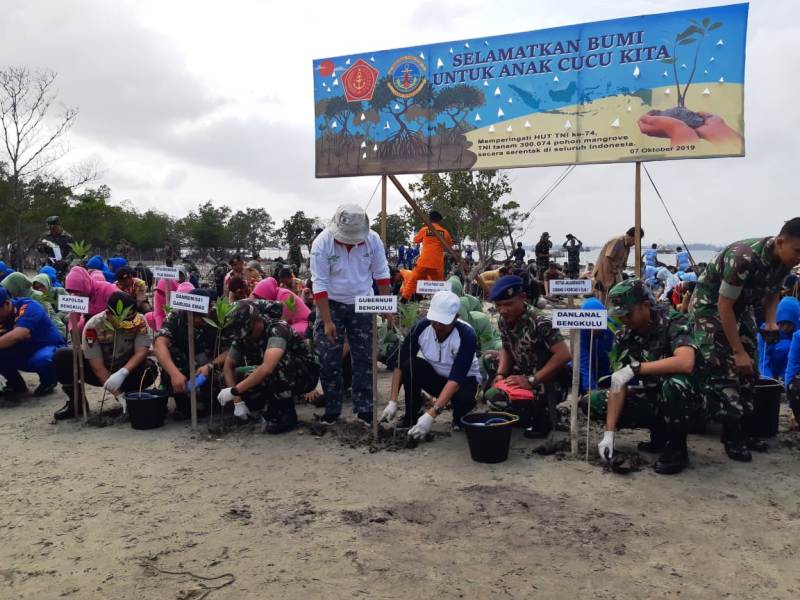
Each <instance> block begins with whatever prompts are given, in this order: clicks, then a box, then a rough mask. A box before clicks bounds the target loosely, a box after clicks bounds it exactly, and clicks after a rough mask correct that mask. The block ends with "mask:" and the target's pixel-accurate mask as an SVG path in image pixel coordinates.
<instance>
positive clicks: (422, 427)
mask: <svg viewBox="0 0 800 600" xmlns="http://www.w3.org/2000/svg"><path fill="white" fill-rule="evenodd" d="M431 427H433V417H432V416H430V415H429V414H428V413H424V414H423V415H422V416H421V417H420V418H419V419H418V420H417V424H416V425H414V426H413V427H412V428H411V429H409V430H408V435H409V436H410V437H412V438H414V439H415V440H421V439H422V438H424V437H425V436H426V435H428V433H430V431H431Z"/></svg>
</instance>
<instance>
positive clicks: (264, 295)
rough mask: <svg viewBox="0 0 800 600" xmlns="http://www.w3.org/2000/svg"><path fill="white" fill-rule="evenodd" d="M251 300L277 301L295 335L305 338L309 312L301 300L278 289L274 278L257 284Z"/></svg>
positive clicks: (284, 290)
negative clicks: (281, 306) (281, 305)
mask: <svg viewBox="0 0 800 600" xmlns="http://www.w3.org/2000/svg"><path fill="white" fill-rule="evenodd" d="M252 297H253V298H260V299H262V300H277V301H278V302H281V303H282V304H283V319H284V320H285V321H286V322H287V323H289V325H291V326H292V329H294V330H295V331H296V332H297V333H299V334H300V335H301V336H303V337H305V335H306V331H307V330H308V315H310V314H311V310H310V309H309V308H308V307H307V306H306V304H305V302H303V299H302V298H301V297H300V296H298V295H297V294H295V293H294V292H291V291H289V290H287V289H285V288H280V287H278V282H277V281H276V280H275V278H274V277H267V278H266V279H262V280H261V281H259V282H258V285H256V287H255V289H254V290H253V294H252Z"/></svg>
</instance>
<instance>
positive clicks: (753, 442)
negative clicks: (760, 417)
mask: <svg viewBox="0 0 800 600" xmlns="http://www.w3.org/2000/svg"><path fill="white" fill-rule="evenodd" d="M754 429H755V417H754V415H752V414H750V415H747V416H746V417H744V418H742V430H743V431H744V436H745V443H746V444H747V447H748V448H749V449H750V450H752V451H754V452H766V451H767V450H769V446H768V445H767V442H765V441H764V440H762V439H761V438H759V437H756V436H755V434H754V432H753V430H754Z"/></svg>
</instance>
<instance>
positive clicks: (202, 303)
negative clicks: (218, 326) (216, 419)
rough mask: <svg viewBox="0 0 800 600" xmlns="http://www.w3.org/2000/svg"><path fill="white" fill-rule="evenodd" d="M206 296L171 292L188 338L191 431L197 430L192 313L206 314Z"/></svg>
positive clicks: (207, 302)
mask: <svg viewBox="0 0 800 600" xmlns="http://www.w3.org/2000/svg"><path fill="white" fill-rule="evenodd" d="M210 301H211V300H210V298H208V296H198V295H195V294H184V293H183V292H172V308H173V310H185V311H186V312H187V315H186V334H187V335H188V336H189V381H190V382H191V384H192V386H191V388H190V390H189V399H190V402H191V407H192V429H197V382H196V381H195V375H196V367H197V365H196V364H195V362H194V319H193V318H192V313H201V314H203V315H206V314H208V306H209V303H210Z"/></svg>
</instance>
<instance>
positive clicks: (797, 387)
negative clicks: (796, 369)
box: [786, 375, 800, 424]
mask: <svg viewBox="0 0 800 600" xmlns="http://www.w3.org/2000/svg"><path fill="white" fill-rule="evenodd" d="M786 399H787V400H788V401H789V406H790V407H791V409H792V413H793V414H794V420H795V421H796V422H797V423H798V424H800V375H795V376H794V378H793V379H792V380H791V381H790V382H789V383H788V385H787V386H786Z"/></svg>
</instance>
